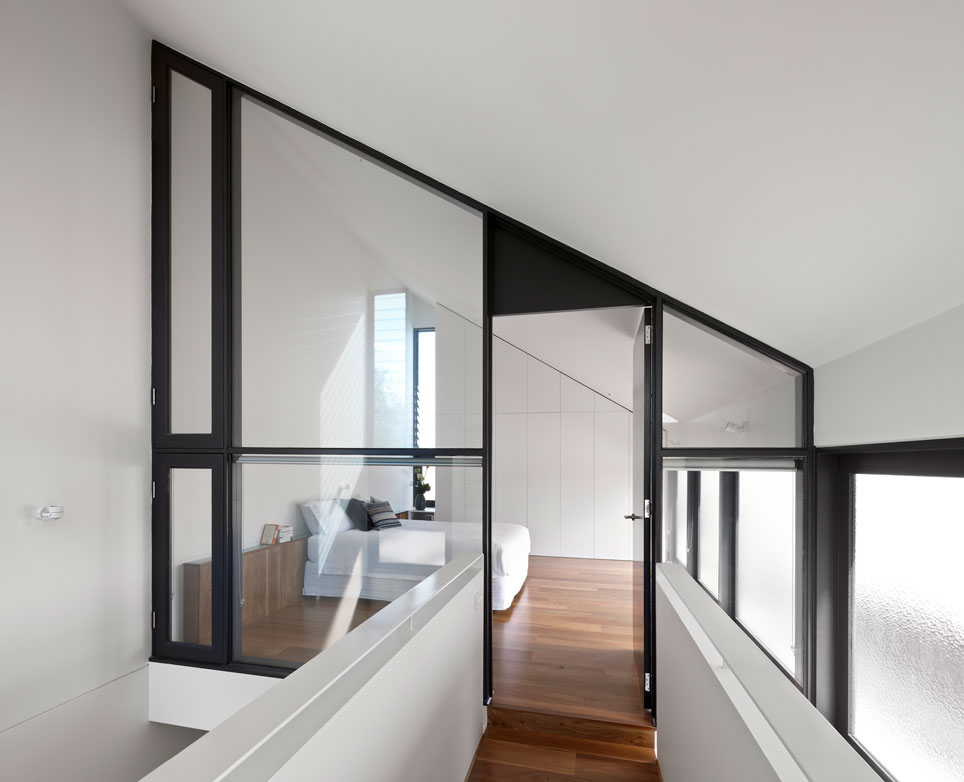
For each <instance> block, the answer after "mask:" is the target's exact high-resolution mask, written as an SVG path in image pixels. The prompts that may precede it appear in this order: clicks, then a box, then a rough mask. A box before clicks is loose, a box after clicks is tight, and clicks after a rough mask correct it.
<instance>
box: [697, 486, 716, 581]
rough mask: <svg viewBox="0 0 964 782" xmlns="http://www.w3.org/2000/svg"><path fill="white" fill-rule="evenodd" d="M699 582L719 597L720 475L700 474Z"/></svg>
mask: <svg viewBox="0 0 964 782" xmlns="http://www.w3.org/2000/svg"><path fill="white" fill-rule="evenodd" d="M699 541H700V545H699V570H698V571H697V572H698V573H699V580H700V582H701V583H702V584H703V586H705V587H706V588H707V589H708V590H710V592H711V593H712V594H713V596H714V597H717V598H718V597H719V596H720V474H719V473H718V472H716V471H711V470H707V471H704V472H701V473H700V513H699Z"/></svg>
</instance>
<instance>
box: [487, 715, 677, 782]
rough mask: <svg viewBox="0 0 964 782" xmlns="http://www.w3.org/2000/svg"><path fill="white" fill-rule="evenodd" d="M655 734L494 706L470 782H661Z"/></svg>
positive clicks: (600, 722)
mask: <svg viewBox="0 0 964 782" xmlns="http://www.w3.org/2000/svg"><path fill="white" fill-rule="evenodd" d="M653 735H654V731H653V729H652V728H651V727H645V726H642V725H638V726H632V725H619V724H616V723H609V722H602V721H599V720H586V719H577V718H575V717H552V716H551V715H545V714H537V713H533V712H524V711H516V710H513V709H500V708H498V707H496V706H490V707H489V726H488V728H487V729H486V731H485V735H484V736H483V737H482V741H481V743H480V744H479V749H478V751H477V752H476V756H475V762H474V764H473V765H472V770H471V772H470V773H469V776H468V782H496V780H510V781H511V780H519V781H520V782H521V781H524V782H560V781H561V780H566V782H621V781H622V780H626V782H630V780H631V781H632V782H659V779H660V776H659V766H658V764H657V762H656V754H655V752H654V750H653Z"/></svg>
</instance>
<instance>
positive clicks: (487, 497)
mask: <svg viewBox="0 0 964 782" xmlns="http://www.w3.org/2000/svg"><path fill="white" fill-rule="evenodd" d="M492 231H493V224H492V218H491V215H490V214H489V212H488V211H484V212H483V214H482V553H483V555H484V556H485V582H484V587H483V610H482V613H483V620H482V621H483V624H482V703H484V704H485V705H488V704H489V703H490V702H491V701H492V696H493V695H494V692H495V690H494V685H493V673H492V557H491V556H490V552H491V551H492V412H493V408H492V292H493V286H494V284H495V280H494V277H495V264H494V263H493V259H492V253H493V243H492V236H491V233H492Z"/></svg>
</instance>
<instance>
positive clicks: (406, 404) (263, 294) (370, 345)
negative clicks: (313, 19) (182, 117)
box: [235, 98, 482, 502]
mask: <svg viewBox="0 0 964 782" xmlns="http://www.w3.org/2000/svg"><path fill="white" fill-rule="evenodd" d="M241 190H242V198H241V199H240V201H241V204H240V212H241V214H240V215H235V219H236V220H240V226H241V242H240V245H241V247H240V270H239V276H240V281H241V297H240V298H241V303H240V313H238V316H239V318H240V323H241V335H242V336H241V345H240V356H239V359H240V366H241V374H242V383H241V385H242V388H241V392H242V393H241V400H242V402H241V405H242V410H241V417H242V422H241V423H242V426H241V438H242V443H241V444H244V445H248V446H255V447H290V448H300V447H337V448H361V447H370V448H411V447H413V446H414V445H415V442H414V429H415V427H414V423H413V422H414V415H415V410H414V404H415V398H414V396H415V395H414V388H413V383H414V375H415V366H414V364H415V353H416V346H415V338H414V335H415V333H416V330H420V329H434V347H433V346H432V345H431V344H429V342H427V341H426V342H425V344H423V345H421V348H422V349H421V351H420V359H421V358H425V359H426V360H427V359H428V358H429V357H433V358H434V361H435V381H434V384H435V388H434V390H433V393H434V395H435V416H434V418H435V420H433V421H432V422H431V426H433V427H434V431H435V434H434V445H435V447H439V448H460V447H471V448H480V447H481V444H482V434H481V433H482V329H481V322H482V300H481V291H482V220H481V216H480V215H479V214H478V213H477V212H474V211H472V210H468V209H465V208H464V207H462V206H459V205H457V204H455V203H453V202H452V201H450V200H448V199H446V198H443V197H440V196H439V195H438V194H436V193H434V192H432V191H430V190H427V189H426V188H423V187H421V186H419V185H417V184H415V183H413V182H412V181H411V180H409V179H406V178H403V177H401V176H399V175H397V174H395V173H393V172H391V171H389V170H387V169H385V168H383V167H382V166H381V165H379V164H377V163H375V162H373V161H371V160H368V159H366V158H363V157H360V156H359V155H358V153H357V152H353V151H350V150H348V149H346V148H344V147H342V146H340V145H339V144H337V143H335V142H333V141H331V140H330V139H328V138H326V137H325V136H322V135H320V134H319V133H317V132H315V131H313V130H310V129H308V128H305V127H303V126H301V125H299V124H297V123H295V122H293V121H291V120H289V119H287V118H285V117H283V116H280V115H278V114H276V113H274V112H272V111H270V110H268V109H266V108H265V107H263V106H261V105H260V104H258V103H256V102H255V101H252V100H249V99H247V98H245V99H243V100H242V101H241ZM432 353H434V356H431V354H432ZM419 425H420V427H421V428H422V430H423V431H425V432H426V433H427V432H428V430H429V428H430V425H429V422H428V421H427V420H424V419H423V420H420V421H419ZM409 502H411V498H409Z"/></svg>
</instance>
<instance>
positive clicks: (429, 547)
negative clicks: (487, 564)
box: [308, 519, 530, 578]
mask: <svg viewBox="0 0 964 782" xmlns="http://www.w3.org/2000/svg"><path fill="white" fill-rule="evenodd" d="M401 521H402V526H401V527H392V528H390V529H385V530H381V531H378V530H370V531H368V532H363V531H362V530H358V529H349V530H342V531H340V532H335V533H334V534H331V535H327V536H326V535H312V536H311V537H310V538H309V539H308V559H309V561H311V562H313V563H315V565H316V566H317V567H318V573H319V574H328V575H345V576H347V575H352V574H360V575H378V574H379V573H383V574H386V575H387V574H390V575H392V576H404V575H411V576H412V577H413V578H422V577H424V576H425V575H427V574H428V573H430V572H432V571H434V570H436V569H437V568H440V567H441V566H442V565H444V564H445V563H446V562H449V561H451V560H452V559H453V558H455V557H457V556H459V555H460V554H465V553H471V552H477V551H481V550H482V530H481V528H480V526H479V525H478V524H472V523H469V522H451V521H410V520H407V519H402V520H401ZM529 548H530V542H529V530H528V529H527V528H526V527H523V526H521V525H519V524H493V525H492V575H493V576H497V577H498V576H512V575H516V574H519V573H525V572H526V569H527V568H528V566H529Z"/></svg>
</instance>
